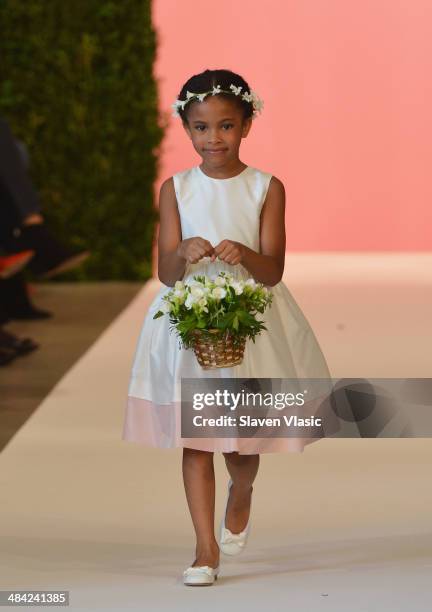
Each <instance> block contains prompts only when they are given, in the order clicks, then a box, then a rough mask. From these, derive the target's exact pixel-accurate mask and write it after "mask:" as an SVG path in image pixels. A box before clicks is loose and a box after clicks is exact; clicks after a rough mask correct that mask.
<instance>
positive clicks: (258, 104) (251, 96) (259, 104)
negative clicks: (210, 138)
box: [171, 84, 264, 119]
mask: <svg viewBox="0 0 432 612" xmlns="http://www.w3.org/2000/svg"><path fill="white" fill-rule="evenodd" d="M241 89H242V87H241V86H239V87H236V86H235V85H233V84H231V85H230V90H231V91H227V90H226V89H221V88H220V85H216V86H214V87H213V89H212V90H211V91H205V92H204V93H192V92H190V91H187V92H186V100H179V99H177V100H176V101H175V102H173V104H171V107H172V108H173V109H174V112H173V113H172V116H173V117H180V113H179V112H178V109H179V107H181V108H182V110H184V107H185V104H187V103H188V102H189V101H190V100H191V99H192V98H198V100H199V101H200V102H202V101H203V100H204V98H205V97H206V96H207V95H208V94H211V95H212V96H214V95H215V94H218V93H222V92H223V93H229V94H234V95H236V96H239V95H241V97H242V100H246V101H247V102H252V106H253V109H254V110H253V114H252V119H256V118H257V116H258V113H261V110H262V108H263V106H264V102H263V100H261V99H260V98H259V97H258V95H257V94H256V92H255V91H253V90H252V89H251V90H250V93H248V92H247V91H245V92H244V93H243V94H240V91H241Z"/></svg>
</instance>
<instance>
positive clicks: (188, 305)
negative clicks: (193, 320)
mask: <svg viewBox="0 0 432 612" xmlns="http://www.w3.org/2000/svg"><path fill="white" fill-rule="evenodd" d="M196 302H197V299H196V298H195V297H194V296H193V295H192V294H191V293H189V295H188V296H187V298H186V301H185V306H186V308H189V310H190V309H191V308H192V305H193V304H195V303H196Z"/></svg>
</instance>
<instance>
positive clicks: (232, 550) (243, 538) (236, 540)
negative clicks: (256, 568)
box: [219, 479, 250, 555]
mask: <svg viewBox="0 0 432 612" xmlns="http://www.w3.org/2000/svg"><path fill="white" fill-rule="evenodd" d="M231 486H232V480H231V479H230V480H229V483H228V495H227V501H226V504H225V513H224V517H223V519H222V522H221V528H220V538H219V548H220V550H221V551H222V552H223V553H225V554H226V555H238V554H240V553H241V552H242V551H243V550H244V548H245V546H246V542H247V539H248V536H249V531H250V518H249V521H248V524H247V525H246V527H245V528H244V530H243V531H241V532H240V533H232V531H230V530H229V529H228V528H227V527H225V518H226V512H227V506H228V499H229V495H230V489H231Z"/></svg>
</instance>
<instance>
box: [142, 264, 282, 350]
mask: <svg viewBox="0 0 432 612" xmlns="http://www.w3.org/2000/svg"><path fill="white" fill-rule="evenodd" d="M272 299H273V295H272V293H271V292H270V291H269V290H268V289H267V287H264V286H263V285H262V284H261V283H256V282H255V280H254V279H253V278H250V279H247V280H246V281H244V280H235V279H234V277H233V275H232V274H229V273H227V272H220V273H219V275H217V276H216V277H207V276H204V275H195V276H194V277H193V280H192V281H190V282H185V283H183V281H177V282H176V284H175V286H174V288H173V289H171V290H170V291H168V292H167V293H166V294H165V295H164V296H163V298H162V301H163V302H164V303H163V306H162V308H161V309H160V310H158V311H157V312H156V314H155V315H154V316H153V319H158V318H159V317H162V316H163V315H168V316H169V319H170V324H171V331H172V330H176V331H177V334H178V336H179V340H180V346H183V347H184V348H190V347H192V346H193V343H194V341H195V335H196V330H200V332H201V333H202V334H203V335H204V336H206V335H207V336H209V337H213V332H214V330H218V331H219V335H220V336H224V334H226V333H229V334H230V335H231V336H232V338H233V343H234V344H236V343H239V342H240V341H241V339H242V338H251V339H252V341H253V342H255V337H256V336H257V335H258V334H259V333H261V331H262V330H265V329H267V328H266V327H265V325H264V322H263V321H261V320H259V319H257V318H256V314H257V313H263V312H264V310H265V309H266V308H267V307H268V306H269V305H270V304H271V303H272ZM212 330H213V331H212Z"/></svg>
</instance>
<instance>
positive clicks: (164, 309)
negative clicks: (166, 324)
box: [159, 301, 171, 314]
mask: <svg viewBox="0 0 432 612" xmlns="http://www.w3.org/2000/svg"><path fill="white" fill-rule="evenodd" d="M159 310H161V311H162V312H163V313H164V314H167V313H168V312H171V304H169V303H168V302H167V301H164V302H163V303H162V305H161V307H160V308H159Z"/></svg>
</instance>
